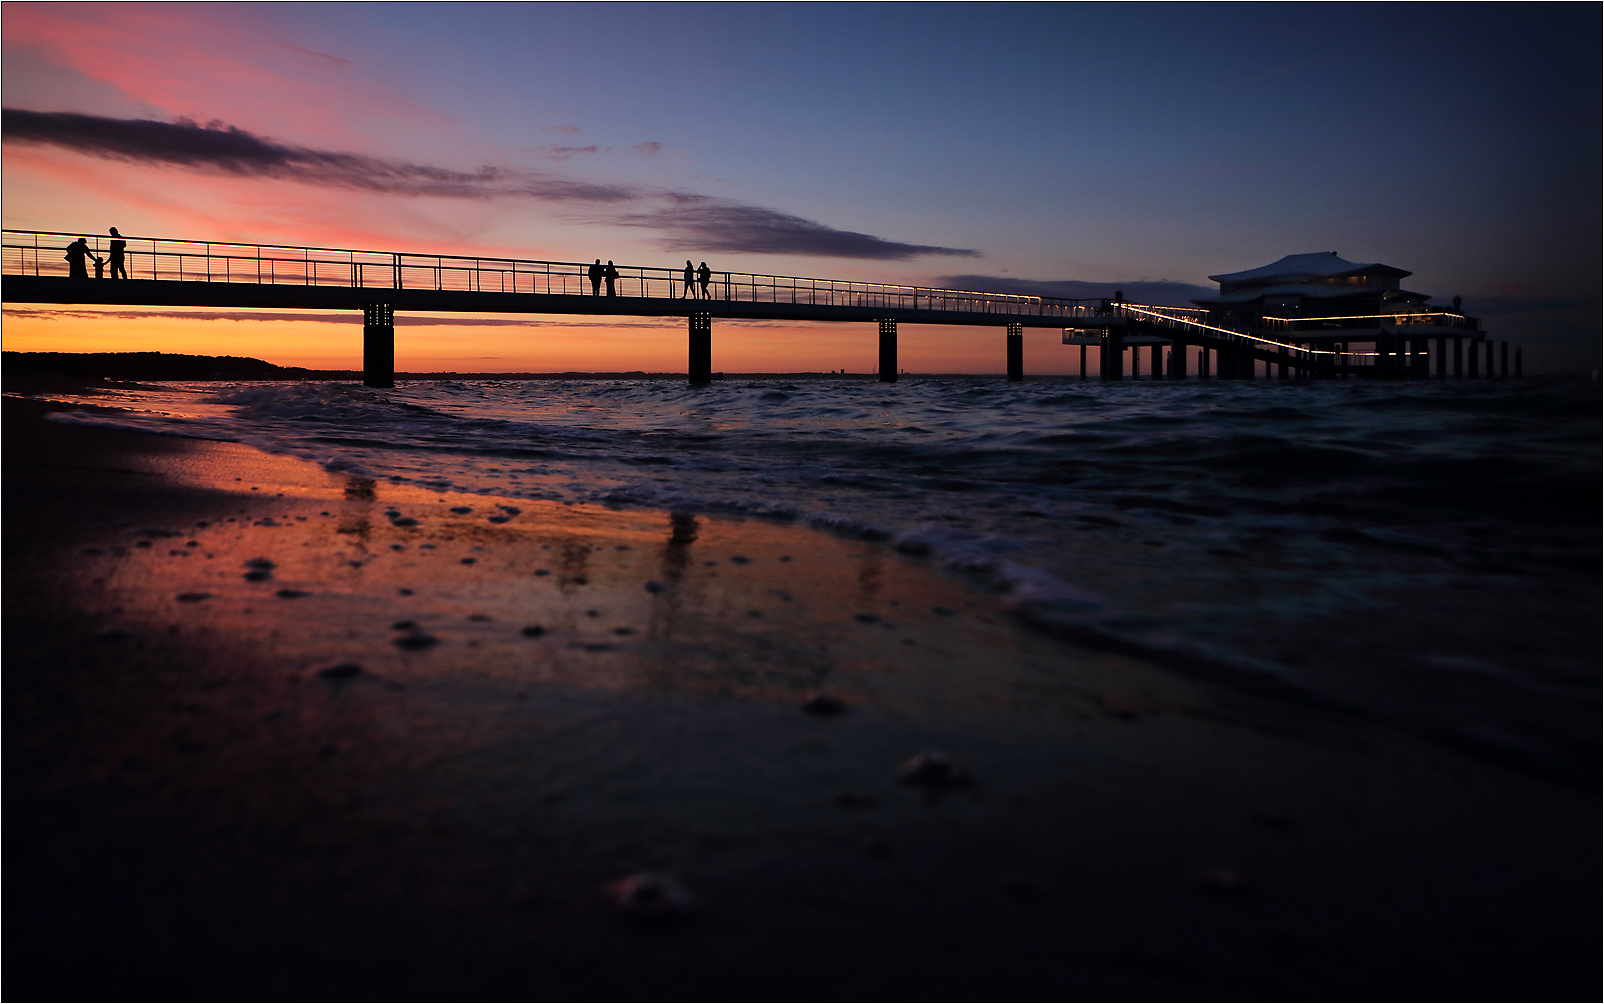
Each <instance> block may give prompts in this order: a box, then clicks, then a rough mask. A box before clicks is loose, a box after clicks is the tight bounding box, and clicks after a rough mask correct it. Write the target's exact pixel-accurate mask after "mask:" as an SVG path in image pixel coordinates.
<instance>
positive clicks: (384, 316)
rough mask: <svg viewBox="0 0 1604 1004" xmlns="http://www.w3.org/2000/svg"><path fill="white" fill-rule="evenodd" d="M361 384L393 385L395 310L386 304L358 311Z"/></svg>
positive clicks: (376, 304) (373, 385)
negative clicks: (359, 320)
mask: <svg viewBox="0 0 1604 1004" xmlns="http://www.w3.org/2000/svg"><path fill="white" fill-rule="evenodd" d="M362 383H363V384H364V385H365V386H368V387H382V388H386V389H388V388H390V387H394V386H395V308H394V307H392V306H390V305H389V304H388V303H370V304H368V305H367V306H365V307H363V308H362Z"/></svg>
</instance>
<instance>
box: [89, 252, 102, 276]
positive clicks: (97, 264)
mask: <svg viewBox="0 0 1604 1004" xmlns="http://www.w3.org/2000/svg"><path fill="white" fill-rule="evenodd" d="M89 257H91V258H93V259H94V260H95V278H96V279H104V278H106V259H104V258H102V257H100V255H98V254H95V253H94V252H93V251H91V252H89Z"/></svg>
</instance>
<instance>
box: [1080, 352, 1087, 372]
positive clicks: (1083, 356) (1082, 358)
mask: <svg viewBox="0 0 1604 1004" xmlns="http://www.w3.org/2000/svg"><path fill="white" fill-rule="evenodd" d="M1080 378H1081V379H1082V380H1084V379H1086V346H1084V345H1082V346H1081V347H1080Z"/></svg>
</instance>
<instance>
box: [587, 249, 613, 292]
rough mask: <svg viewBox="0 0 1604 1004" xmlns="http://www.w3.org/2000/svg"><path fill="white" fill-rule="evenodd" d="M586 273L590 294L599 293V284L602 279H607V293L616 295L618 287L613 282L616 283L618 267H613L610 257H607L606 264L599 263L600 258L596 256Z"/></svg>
mask: <svg viewBox="0 0 1604 1004" xmlns="http://www.w3.org/2000/svg"><path fill="white" fill-rule="evenodd" d="M586 274H587V275H589V276H590V294H591V295H592V296H600V295H601V285H602V280H603V279H606V280H607V295H608V296H617V295H618V287H617V286H616V285H615V283H617V281H618V279H619V274H618V269H616V268H613V260H612V259H611V258H609V259H607V264H605V265H603V264H602V263H601V259H600V258H597V259H596V264H594V265H592V266H591V267H590V268H589V269H588V270H587V272H586Z"/></svg>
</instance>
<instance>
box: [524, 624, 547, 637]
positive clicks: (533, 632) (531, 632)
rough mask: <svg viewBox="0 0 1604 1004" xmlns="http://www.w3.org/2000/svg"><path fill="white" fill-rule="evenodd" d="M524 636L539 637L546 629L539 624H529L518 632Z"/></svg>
mask: <svg viewBox="0 0 1604 1004" xmlns="http://www.w3.org/2000/svg"><path fill="white" fill-rule="evenodd" d="M520 633H521V634H522V635H523V636H524V637H525V638H539V637H540V636H541V635H543V634H545V633H546V629H545V628H543V627H541V626H540V625H539V624H531V625H529V626H528V627H526V628H524V629H523V631H522V632H520Z"/></svg>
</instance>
